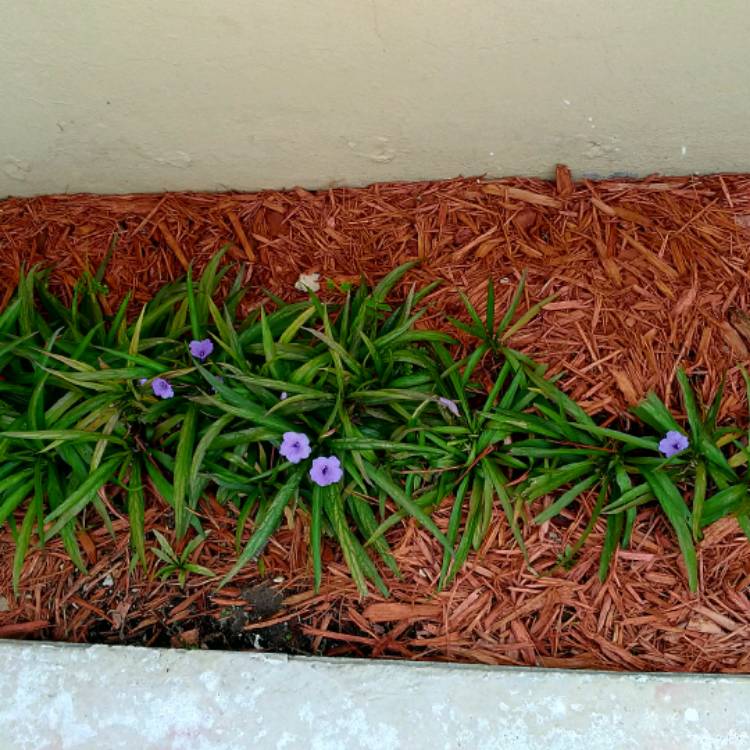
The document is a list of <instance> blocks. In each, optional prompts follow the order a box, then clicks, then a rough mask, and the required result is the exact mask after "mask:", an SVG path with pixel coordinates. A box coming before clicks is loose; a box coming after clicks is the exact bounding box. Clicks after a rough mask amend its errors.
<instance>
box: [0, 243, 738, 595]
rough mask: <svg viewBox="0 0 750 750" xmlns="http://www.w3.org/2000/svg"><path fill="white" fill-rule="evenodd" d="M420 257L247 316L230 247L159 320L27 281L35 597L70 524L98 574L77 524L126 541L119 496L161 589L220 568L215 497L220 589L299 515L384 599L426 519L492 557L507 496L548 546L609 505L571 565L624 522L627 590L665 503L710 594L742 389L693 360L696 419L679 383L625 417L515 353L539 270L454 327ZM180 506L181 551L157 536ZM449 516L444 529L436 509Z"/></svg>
mask: <svg viewBox="0 0 750 750" xmlns="http://www.w3.org/2000/svg"><path fill="white" fill-rule="evenodd" d="M413 265H414V264H413V263H407V264H405V265H403V266H401V267H399V268H397V269H395V270H393V271H392V272H391V273H389V274H387V275H386V276H385V277H384V278H383V279H382V281H381V282H380V283H379V284H378V285H377V286H375V287H374V288H372V289H370V288H368V287H367V286H366V285H365V284H364V283H362V284H360V285H359V286H357V287H355V288H351V289H347V290H337V291H336V294H335V299H334V301H332V302H326V301H323V300H322V299H320V298H318V297H317V296H316V295H315V294H312V293H311V294H310V295H309V299H308V300H307V301H304V302H295V303H287V302H285V301H283V300H281V299H277V298H275V297H273V296H272V295H268V296H267V302H266V304H264V305H261V306H259V307H257V308H256V309H254V310H253V311H252V312H250V314H248V315H245V316H241V315H240V314H239V310H240V302H241V301H242V297H243V288H242V285H241V279H242V277H243V274H242V273H241V272H240V273H238V274H237V275H236V278H235V279H234V280H233V281H232V279H231V278H230V275H229V274H231V268H230V266H229V265H227V264H224V263H223V256H222V254H221V253H220V254H218V255H216V256H215V257H214V258H213V260H212V261H211V263H210V264H209V265H208V266H207V267H206V269H205V270H204V272H203V273H202V274H201V276H200V278H198V279H194V278H193V276H192V274H191V273H188V275H187V276H186V278H184V279H182V280H180V281H178V282H175V283H172V284H169V285H166V286H164V287H163V288H162V289H161V290H160V291H159V292H158V293H157V294H156V295H155V296H154V297H153V299H152V300H150V301H149V302H148V303H147V304H145V305H144V306H143V307H141V308H139V309H137V308H136V307H135V306H134V305H133V304H131V301H130V300H129V299H128V298H126V299H125V300H123V302H122V303H121V304H120V305H118V306H117V307H113V306H112V305H110V303H109V295H108V290H107V289H106V287H105V286H104V284H103V278H104V269H103V268H100V269H99V270H98V271H97V273H96V274H95V275H86V276H84V277H83V278H82V279H81V281H80V283H79V284H78V286H77V287H76V290H75V293H74V294H73V298H72V299H71V300H70V301H69V302H67V303H64V302H63V301H62V300H60V299H59V298H58V297H56V296H55V295H54V294H53V293H52V292H51V291H50V288H49V286H48V284H47V281H46V277H45V275H44V273H42V272H40V271H38V270H31V271H29V272H28V273H25V274H24V275H22V277H21V278H20V280H19V284H18V289H17V292H16V295H15V296H14V297H13V299H12V300H11V301H10V302H9V303H8V305H7V306H6V308H5V310H3V311H2V313H0V523H3V524H7V525H8V526H9V527H10V530H11V532H12V534H13V536H14V538H15V541H16V554H15V560H14V564H13V582H14V586H15V587H16V588H18V585H19V582H20V576H21V572H22V567H23V561H24V558H25V556H26V553H27V551H28V549H29V548H30V546H31V545H44V544H45V542H46V541H47V540H49V539H51V538H53V537H55V536H57V535H59V536H60V537H61V538H62V541H63V544H64V545H65V549H66V550H67V552H68V554H69V555H70V557H71V559H72V560H73V562H74V563H75V564H76V565H77V566H78V567H79V568H80V569H82V570H84V569H85V563H84V559H83V556H82V554H81V551H80V549H79V547H78V536H77V532H78V531H79V530H81V529H85V528H86V527H87V526H88V525H90V524H91V523H92V514H95V515H97V516H99V517H101V519H102V520H103V523H105V524H106V525H107V526H109V527H110V528H111V520H110V509H111V508H113V507H115V508H116V509H117V511H118V513H119V514H121V515H124V516H127V518H128V519H129V522H130V529H131V541H132V547H133V551H134V559H136V560H138V561H140V563H141V564H142V565H143V566H144V567H146V564H147V560H148V557H149V556H151V555H155V556H156V557H158V558H159V559H160V560H161V562H162V563H163V565H162V566H161V567H160V568H159V569H158V575H159V576H161V577H171V576H173V575H174V576H177V577H178V578H179V582H180V583H181V584H184V582H185V579H186V577H187V576H188V575H210V574H211V571H208V570H207V569H205V568H202V567H201V566H200V565H198V564H197V563H196V562H194V561H193V557H194V552H195V551H196V550H197V549H198V548H199V546H200V544H201V543H202V541H203V539H204V538H205V532H204V529H203V526H202V523H201V515H200V513H199V512H198V510H199V506H200V503H201V500H202V498H203V497H204V496H206V495H207V494H210V495H211V496H212V497H215V499H216V501H218V502H219V503H221V504H224V505H225V506H227V508H228V509H229V510H230V512H231V513H233V514H235V518H236V542H237V562H236V564H235V565H234V567H233V568H232V569H231V570H230V572H229V574H228V575H226V576H225V577H224V578H223V579H222V580H221V581H220V584H224V583H226V582H228V581H229V580H231V579H232V578H233V577H234V576H236V575H237V573H238V572H240V571H241V570H242V569H244V568H245V567H246V566H248V565H251V564H253V563H254V561H257V560H258V558H259V556H260V555H261V554H262V552H263V549H264V547H265V545H266V544H267V542H268V540H269V538H270V537H271V536H272V534H273V533H274V532H275V531H276V529H277V528H278V526H279V524H280V523H281V521H282V519H283V518H284V515H285V513H288V512H289V510H290V509H292V508H297V509H300V510H301V511H302V512H303V513H305V514H306V515H307V517H308V518H309V524H307V526H308V528H309V550H310V566H311V571H312V576H313V580H314V583H315V585H316V586H319V585H320V582H321V578H322V552H321V550H322V545H323V539H324V537H327V538H329V539H331V540H332V541H334V542H335V543H336V544H337V545H338V546H339V547H340V549H341V551H342V554H343V556H344V559H345V561H346V563H347V565H348V567H349V570H350V571H351V574H352V577H353V579H354V581H355V582H356V585H357V586H358V588H359V590H360V592H361V593H362V594H363V595H364V594H366V592H367V591H368V587H369V586H374V587H375V588H376V589H377V590H379V591H380V592H381V593H382V594H384V595H386V594H387V593H388V592H387V587H386V585H385V582H384V580H383V577H382V570H383V566H385V567H387V568H389V569H390V570H391V571H392V572H393V573H394V574H395V575H399V569H398V565H397V562H396V559H395V557H394V555H393V553H392V551H391V547H390V545H389V541H388V540H389V539H391V540H392V534H394V533H396V530H397V529H398V528H399V526H400V522H401V521H402V520H403V519H405V518H411V519H413V520H414V521H415V522H416V523H418V524H420V525H422V526H423V527H424V528H425V529H427V530H428V531H429V532H430V533H431V534H432V535H433V536H434V537H435V539H436V540H437V541H438V542H439V543H440V545H441V546H442V548H443V562H442V570H441V575H440V578H439V581H438V585H439V586H443V585H446V584H447V583H448V582H449V581H450V580H451V579H452V578H453V577H454V576H455V575H456V573H457V572H458V570H459V569H460V568H461V566H462V565H463V564H464V562H465V561H466V559H467V557H468V556H469V554H470V553H471V551H472V550H476V549H478V548H479V547H480V545H481V543H482V541H483V540H484V538H485V537H486V535H487V533H488V531H489V527H490V523H491V520H492V517H493V512H494V511H495V509H496V508H497V507H499V508H500V509H501V510H502V512H503V514H504V515H505V518H506V520H507V523H508V524H509V527H510V529H511V531H512V534H513V536H514V538H515V540H516V543H517V544H518V545H519V547H520V548H521V549H522V550H523V551H524V554H525V548H524V541H523V540H524V533H523V527H524V525H529V524H539V523H544V522H546V521H549V520H551V519H553V518H554V517H555V516H556V515H558V514H560V513H562V512H567V510H566V509H568V508H569V507H573V506H575V505H577V504H579V503H580V502H581V501H582V499H583V498H584V497H586V498H589V497H592V496H593V497H595V500H594V501H593V509H592V512H591V514H590V517H589V521H588V524H587V525H586V527H585V529H584V530H583V532H582V533H581V534H580V536H579V538H578V539H576V540H575V542H573V543H572V544H571V545H570V546H569V547H568V548H566V549H565V550H564V552H563V554H562V555H561V557H560V564H561V565H562V566H565V565H567V564H569V563H570V562H571V561H572V560H573V558H574V557H575V555H576V553H577V552H578V550H579V549H580V548H581V546H582V545H583V544H584V543H585V541H586V538H587V537H588V536H589V534H590V533H591V531H592V530H593V529H594V527H595V525H596V524H597V523H599V522H605V523H606V536H605V543H604V546H603V552H602V557H601V565H600V570H599V574H600V577H601V578H602V579H604V578H605V577H606V575H607V573H608V570H609V567H610V565H611V560H612V556H613V554H614V553H615V551H616V550H617V548H618V547H621V546H622V547H626V546H627V545H628V544H629V542H630V538H631V533H632V529H633V523H634V521H635V517H636V513H637V510H638V508H639V507H640V506H642V505H644V504H646V503H657V504H658V505H659V506H660V508H661V509H662V510H663V512H664V515H665V517H666V519H667V520H668V522H669V523H670V525H671V526H672V528H673V529H674V533H675V536H676V539H677V540H678V542H679V545H680V549H681V551H682V556H683V559H684V563H685V568H686V571H687V576H688V580H689V582H690V586H691V587H692V588H693V589H695V588H696V587H697V581H698V575H697V560H696V548H695V545H696V543H697V542H698V541H699V540H700V538H701V534H702V530H703V529H704V528H705V527H706V526H708V525H710V524H711V523H713V522H715V521H717V520H718V519H720V518H723V517H726V516H729V515H732V516H736V517H737V518H738V520H739V522H740V524H741V526H742V528H743V529H744V530H745V531H746V533H748V532H750V515H749V514H750V501H749V500H748V494H747V481H748V479H747V469H746V466H747V462H748V455H750V454H749V453H748V434H747V433H746V432H744V431H741V430H739V429H738V428H735V427H732V426H719V425H718V424H717V415H718V413H719V409H720V405H721V397H722V394H721V392H720V393H718V394H717V395H716V397H715V398H714V400H713V401H712V403H710V404H708V405H702V404H701V403H700V402H699V399H698V397H697V392H696V390H695V389H694V388H693V385H692V384H691V382H690V378H689V377H688V375H687V374H686V373H685V372H682V371H680V372H679V374H678V380H679V385H680V388H681V393H682V398H683V403H684V411H685V414H686V415H687V424H686V425H685V426H683V425H681V424H680V423H678V422H677V421H676V420H675V419H674V417H673V416H672V415H671V414H670V412H669V410H668V409H667V408H666V406H665V405H664V404H663V403H662V402H661V401H660V400H659V399H658V397H657V396H656V395H655V394H649V395H648V397H647V398H646V399H645V400H644V402H643V403H642V404H641V405H639V406H638V407H637V408H636V409H634V410H633V417H634V420H635V421H634V424H635V426H634V428H633V429H630V430H627V431H626V430H618V429H615V428H614V427H611V426H607V427H604V426H601V425H600V424H599V423H598V422H597V420H596V418H595V416H591V415H588V414H587V413H586V412H585V411H584V410H583V409H582V408H581V407H580V406H579V405H578V404H576V403H575V402H574V401H573V400H571V399H570V398H569V397H568V396H566V395H565V394H564V393H563V391H562V390H560V389H559V388H558V386H557V385H556V379H555V378H549V377H547V376H546V372H545V367H544V366H542V365H540V364H538V363H536V362H534V361H532V360H531V359H529V358H528V357H526V356H524V355H523V354H521V353H520V352H517V351H515V350H513V349H511V348H509V340H510V339H511V337H512V335H513V334H514V333H515V332H516V331H518V330H519V329H520V328H522V327H523V326H524V325H526V324H527V323H528V322H529V321H531V320H532V319H533V318H534V317H535V316H536V315H538V314H539V313H540V311H542V310H543V308H544V305H545V304H546V303H547V302H548V301H549V300H543V301H542V302H540V303H538V304H537V305H535V306H533V307H531V308H530V309H528V310H526V311H525V312H520V311H519V307H520V305H521V301H522V300H523V291H524V278H523V277H522V278H521V279H520V282H519V284H518V287H517V289H516V292H515V294H514V296H513V298H512V300H511V302H510V304H509V306H508V308H507V309H506V310H502V311H501V314H497V312H496V304H495V290H494V286H493V284H492V283H491V282H490V283H489V284H488V287H487V305H486V312H485V313H484V315H483V316H480V314H479V313H478V311H477V310H476V309H475V308H474V307H473V306H472V305H471V304H470V303H469V301H468V300H467V299H464V303H465V305H466V310H467V319H468V322H464V321H460V320H458V321H449V320H446V321H443V325H441V326H439V328H440V330H433V329H431V328H428V327H427V326H426V325H424V323H425V320H426V312H427V309H428V308H427V307H426V305H425V298H426V297H427V295H428V294H429V293H430V292H431V291H432V290H433V288H434V285H433V286H429V287H426V288H424V289H421V290H417V289H415V288H412V289H411V290H410V291H409V292H408V294H406V296H405V297H403V298H402V299H401V301H400V302H398V303H397V304H393V303H392V302H390V299H391V298H392V296H393V295H392V290H393V288H394V286H395V285H396V284H397V283H400V282H402V280H403V279H404V277H405V275H406V274H407V273H408V271H409V270H410V269H411V268H412V267H413ZM220 291H221V295H220ZM219 299H222V300H223V301H222V302H219ZM431 322H433V323H434V321H431ZM451 330H460V331H461V333H462V334H463V338H464V339H465V338H466V335H468V336H470V337H471V338H472V340H474V341H475V345H474V348H473V349H471V350H470V353H469V354H468V355H467V356H465V357H463V358H459V359H457V358H456V352H457V351H458V350H459V348H458V345H457V343H458V342H457V341H456V340H455V339H454V338H453V336H452V335H451V334H450V333H448V332H446V331H451ZM480 374H481V377H480ZM592 493H593V495H592ZM159 498H160V500H159ZM158 501H161V502H164V503H166V504H168V505H169V506H170V508H171V514H172V518H173V525H174V534H175V538H176V540H177V542H179V543H180V546H176V547H175V549H176V550H178V551H175V549H173V548H172V547H171V546H170V543H169V542H168V541H167V540H166V538H165V537H164V536H161V535H156V534H155V535H154V536H153V537H151V536H150V532H149V530H148V529H147V528H146V527H145V523H144V518H145V509H146V507H147V505H148V504H149V503H152V502H158ZM446 503H448V504H449V507H450V508H451V511H450V515H449V520H448V523H447V526H445V527H440V526H438V524H437V523H436V522H435V520H434V517H433V511H434V510H435V509H436V508H437V507H439V506H443V505H444V504H446ZM183 540H184V543H183ZM153 542H156V546H154V544H153Z"/></svg>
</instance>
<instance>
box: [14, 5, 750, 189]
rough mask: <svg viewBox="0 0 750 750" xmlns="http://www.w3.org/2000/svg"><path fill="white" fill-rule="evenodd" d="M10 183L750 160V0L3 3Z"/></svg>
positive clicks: (322, 179) (169, 183) (188, 183)
mask: <svg viewBox="0 0 750 750" xmlns="http://www.w3.org/2000/svg"><path fill="white" fill-rule="evenodd" d="M0 94H2V102H1V106H2V111H1V112H0V196H2V195H7V194H34V193H40V192H57V191H96V192H125V191H140V190H147V191H159V190H164V189H209V190H221V189H227V188H237V189H255V188H260V187H281V186H292V185H295V184H301V185H305V186H309V187H318V186H327V185H330V184H362V183H367V182H371V181H376V180H392V179H419V178H425V177H447V176H453V175H456V174H480V173H485V172H486V173H489V174H492V175H509V174H539V175H547V174H550V173H551V170H552V168H553V167H554V164H555V163H556V162H558V161H561V162H565V163H567V164H569V165H570V166H571V167H572V168H573V169H574V171H575V172H577V173H578V174H581V173H596V174H602V175H604V174H610V173H613V172H629V173H638V174H643V173H648V172H652V171H662V172H668V173H685V172H690V171H698V172H704V171H715V170H734V171H736V170H747V169H750V116H749V115H750V4H749V3H748V0H222V1H221V2H219V0H202V1H201V0H158V1H157V0H0Z"/></svg>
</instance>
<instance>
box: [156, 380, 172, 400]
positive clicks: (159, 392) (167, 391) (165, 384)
mask: <svg viewBox="0 0 750 750" xmlns="http://www.w3.org/2000/svg"><path fill="white" fill-rule="evenodd" d="M151 390H152V391H153V392H154V396H158V397H159V398H172V396H174V389H173V388H172V386H171V385H170V384H169V381H167V380H164V378H154V382H153V383H151Z"/></svg>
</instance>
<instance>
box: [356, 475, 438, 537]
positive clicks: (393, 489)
mask: <svg viewBox="0 0 750 750" xmlns="http://www.w3.org/2000/svg"><path fill="white" fill-rule="evenodd" d="M365 470H366V471H367V476H368V477H369V479H370V480H372V482H374V483H375V484H376V485H377V486H378V487H380V489H382V490H383V491H384V492H386V493H387V494H388V495H389V497H390V498H391V499H392V500H393V502H395V503H396V505H398V506H399V508H402V509H403V510H405V511H406V512H407V513H408V514H409V515H410V516H411V517H412V518H414V519H416V520H417V521H419V523H421V524H422V526H424V527H425V528H426V529H427V530H428V531H429V532H430V533H431V534H432V535H433V536H434V537H435V539H437V540H438V541H439V542H440V544H442V545H443V547H445V549H447V550H448V551H449V552H450V545H449V544H448V540H447V539H446V538H445V535H444V534H443V533H442V532H441V531H440V529H438V527H437V526H436V525H435V522H434V521H433V520H432V519H431V518H430V517H429V516H428V515H427V514H426V513H425V512H424V511H423V510H422V509H421V508H420V507H419V506H418V505H417V504H416V503H414V502H413V501H412V500H410V499H409V498H408V497H406V495H405V494H404V492H403V490H402V489H401V488H400V487H398V486H397V485H396V484H395V482H394V481H393V480H392V479H391V478H390V477H389V476H388V475H387V474H386V473H385V472H383V471H380V470H379V469H376V468H375V467H374V466H373V465H372V464H370V463H368V462H367V461H366V462H365Z"/></svg>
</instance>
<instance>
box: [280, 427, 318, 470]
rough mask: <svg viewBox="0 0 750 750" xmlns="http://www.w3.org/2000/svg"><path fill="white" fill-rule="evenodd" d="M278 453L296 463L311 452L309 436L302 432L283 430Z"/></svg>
mask: <svg viewBox="0 0 750 750" xmlns="http://www.w3.org/2000/svg"><path fill="white" fill-rule="evenodd" d="M279 453H281V455H282V456H284V458H285V459H286V460H287V461H291V462H292V463H293V464H298V463H299V462H300V461H302V460H303V459H305V458H307V457H308V456H309V455H310V453H311V448H310V438H309V437H307V435H305V433H304V432H285V433H284V435H283V439H282V441H281V448H279Z"/></svg>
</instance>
